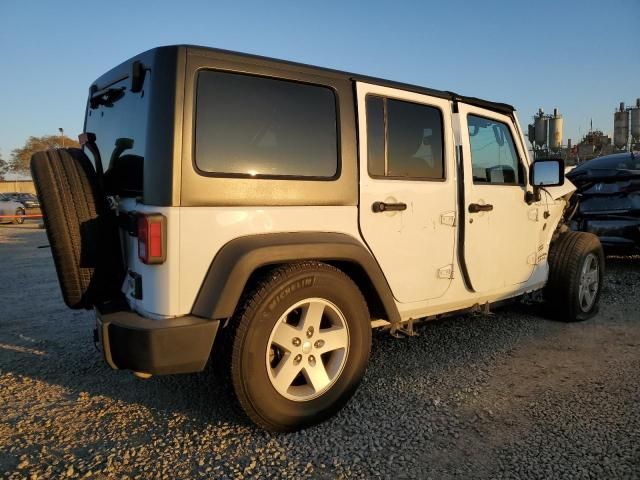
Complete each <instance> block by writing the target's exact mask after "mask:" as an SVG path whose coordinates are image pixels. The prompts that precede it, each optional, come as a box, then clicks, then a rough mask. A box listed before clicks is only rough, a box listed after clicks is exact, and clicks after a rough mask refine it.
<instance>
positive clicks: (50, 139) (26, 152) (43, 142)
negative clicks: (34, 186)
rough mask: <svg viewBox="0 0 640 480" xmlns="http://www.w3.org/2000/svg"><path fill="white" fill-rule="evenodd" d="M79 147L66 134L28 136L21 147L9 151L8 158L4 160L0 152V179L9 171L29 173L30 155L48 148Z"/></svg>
mask: <svg viewBox="0 0 640 480" xmlns="http://www.w3.org/2000/svg"><path fill="white" fill-rule="evenodd" d="M63 147H64V148H70V147H75V148H79V147H80V144H79V143H78V142H77V141H76V140H73V139H72V138H69V137H67V136H66V135H44V136H42V137H33V136H32V137H29V138H28V139H27V141H26V142H25V144H24V145H23V146H22V147H19V148H14V149H13V150H12V151H11V155H10V157H9V160H5V159H4V158H3V157H2V152H0V180H4V176H5V175H6V174H7V173H9V172H14V173H22V174H28V173H29V164H30V162H31V155H33V154H34V153H36V152H38V151H40V150H48V149H50V148H63Z"/></svg>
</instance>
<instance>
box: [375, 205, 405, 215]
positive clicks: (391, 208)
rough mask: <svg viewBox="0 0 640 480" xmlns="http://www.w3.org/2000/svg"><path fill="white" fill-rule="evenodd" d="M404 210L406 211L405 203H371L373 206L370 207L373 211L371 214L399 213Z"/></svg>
mask: <svg viewBox="0 0 640 480" xmlns="http://www.w3.org/2000/svg"><path fill="white" fill-rule="evenodd" d="M406 209H407V204H406V203H384V202H373V205H371V210H373V213H380V212H401V211H403V210H406Z"/></svg>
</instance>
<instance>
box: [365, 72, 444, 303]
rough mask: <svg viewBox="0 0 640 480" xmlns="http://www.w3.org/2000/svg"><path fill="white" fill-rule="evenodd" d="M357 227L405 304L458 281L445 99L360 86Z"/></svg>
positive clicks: (438, 294) (439, 292) (435, 295)
mask: <svg viewBox="0 0 640 480" xmlns="http://www.w3.org/2000/svg"><path fill="white" fill-rule="evenodd" d="M357 96H358V124H359V146H360V173H359V176H360V201H359V204H360V209H359V221H360V229H361V232H362V235H363V237H364V240H365V242H366V243H367V244H368V246H369V248H370V249H371V251H372V252H373V254H374V256H375V258H376V259H377V261H378V263H379V264H380V266H381V267H382V270H383V271H384V274H385V275H386V277H387V280H388V281H389V284H390V286H391V290H392V291H393V295H394V297H395V298H396V299H397V300H398V301H400V302H403V303H408V302H417V301H421V300H426V299H432V298H438V297H441V296H442V295H443V294H444V293H445V292H446V291H447V289H448V288H449V285H450V284H451V278H452V276H453V254H454V244H455V215H456V189H455V173H454V168H453V138H452V130H451V107H450V103H449V101H448V100H446V99H442V98H437V97H432V96H428V95H421V94H417V93H412V92H407V91H403V90H398V89H393V88H387V87H382V86H378V85H371V84H365V83H358V84H357Z"/></svg>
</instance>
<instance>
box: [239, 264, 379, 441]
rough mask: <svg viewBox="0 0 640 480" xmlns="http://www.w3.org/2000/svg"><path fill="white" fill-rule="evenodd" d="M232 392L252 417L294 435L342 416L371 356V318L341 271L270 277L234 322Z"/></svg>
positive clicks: (309, 267)
mask: <svg viewBox="0 0 640 480" xmlns="http://www.w3.org/2000/svg"><path fill="white" fill-rule="evenodd" d="M234 323H235V327H234V326H233V325H232V326H231V328H235V332H234V335H233V336H234V338H233V351H232V353H231V365H230V367H231V379H232V382H233V388H234V391H235V394H236V397H237V399H238V402H239V403H240V406H241V407H242V409H243V410H244V411H245V413H246V414H247V416H248V417H249V418H250V419H251V420H252V421H253V422H254V423H256V424H257V425H259V426H261V427H263V428H266V429H268V430H272V431H281V432H283V431H294V430H298V429H300V428H303V427H307V426H310V425H313V424H316V423H319V422H322V421H323V420H325V419H327V418H328V417H330V416H332V415H333V414H335V413H336V412H337V411H338V410H339V409H340V408H342V407H343V406H344V405H345V403H346V402H347V401H348V400H349V398H350V397H351V396H352V395H353V393H354V392H355V390H356V388H357V386H358V384H359V383H360V381H361V379H362V376H363V375H364V372H365V369H366V366H367V363H368V360H369V352H370V350H371V325H370V318H369V312H368V309H367V305H366V303H365V300H364V298H363V297H362V294H361V293H360V290H359V289H358V287H357V286H356V285H355V284H354V283H353V281H352V280H351V279H350V278H349V277H348V276H347V275H345V274H344V273H343V272H342V271H340V270H338V269H337V268H335V267H333V266H331V265H327V264H323V263H319V262H304V263H298V264H291V265H285V266H282V267H279V268H276V269H275V270H273V271H271V272H270V273H269V274H268V275H267V277H266V278H265V279H264V280H263V281H261V282H260V283H259V284H258V285H257V286H256V287H255V288H254V289H253V291H252V292H251V293H250V294H249V295H248V296H247V297H246V300H245V302H244V305H243V306H242V307H241V309H240V311H239V312H238V314H237V315H236V317H235V318H234Z"/></svg>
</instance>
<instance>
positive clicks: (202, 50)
mask: <svg viewBox="0 0 640 480" xmlns="http://www.w3.org/2000/svg"><path fill="white" fill-rule="evenodd" d="M180 48H185V49H187V53H188V54H195V55H205V56H213V57H216V56H224V57H226V58H227V59H229V58H232V59H237V60H240V61H247V60H250V61H258V62H261V63H270V64H273V65H277V66H284V67H287V68H289V69H293V70H299V71H303V72H306V73H310V72H317V73H322V74H324V75H330V76H334V77H341V78H343V79H348V80H351V81H357V82H366V83H372V84H375V85H381V86H385V87H391V88H398V89H402V90H407V91H411V92H415V93H420V94H424V95H431V96H435V97H440V98H444V99H447V100H452V101H459V102H463V103H468V104H470V105H476V106H479V107H482V108H487V109H489V110H493V111H496V112H501V113H506V114H510V113H512V112H513V111H514V110H515V108H513V106H512V105H509V104H507V103H500V102H492V101H489V100H483V99H481V98H476V97H468V96H465V95H459V94H457V93H455V92H451V91H446V90H436V89H432V88H427V87H421V86H419V85H412V84H408V83H402V82H395V81H392V80H385V79H382V78H376V77H370V76H367V75H360V74H357V73H350V72H345V71H341V70H334V69H331V68H324V67H317V66H314V65H308V64H305V63H299V62H291V61H288V60H280V59H277V58H270V57H264V56H260V55H253V54H249V53H241V52H234V51H231V50H223V49H220V48H212V47H203V46H199V45H186V44H185V45H166V46H162V47H156V48H152V49H150V50H147V51H146V52H143V53H140V54H139V55H136V56H135V57H132V58H130V59H129V60H127V61H125V62H123V63H122V64H120V65H118V66H117V67H115V68H113V69H112V70H110V71H109V72H107V73H105V74H104V75H102V76H101V77H100V78H98V79H97V80H96V81H95V82H94V85H96V87H97V88H98V89H102V88H105V87H106V86H107V85H108V84H112V83H114V81H116V79H122V77H123V75H125V76H126V75H127V74H128V71H129V65H130V63H131V62H132V61H133V60H136V59H144V58H145V57H147V58H149V56H153V54H154V53H156V52H159V51H161V50H177V49H180Z"/></svg>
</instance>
